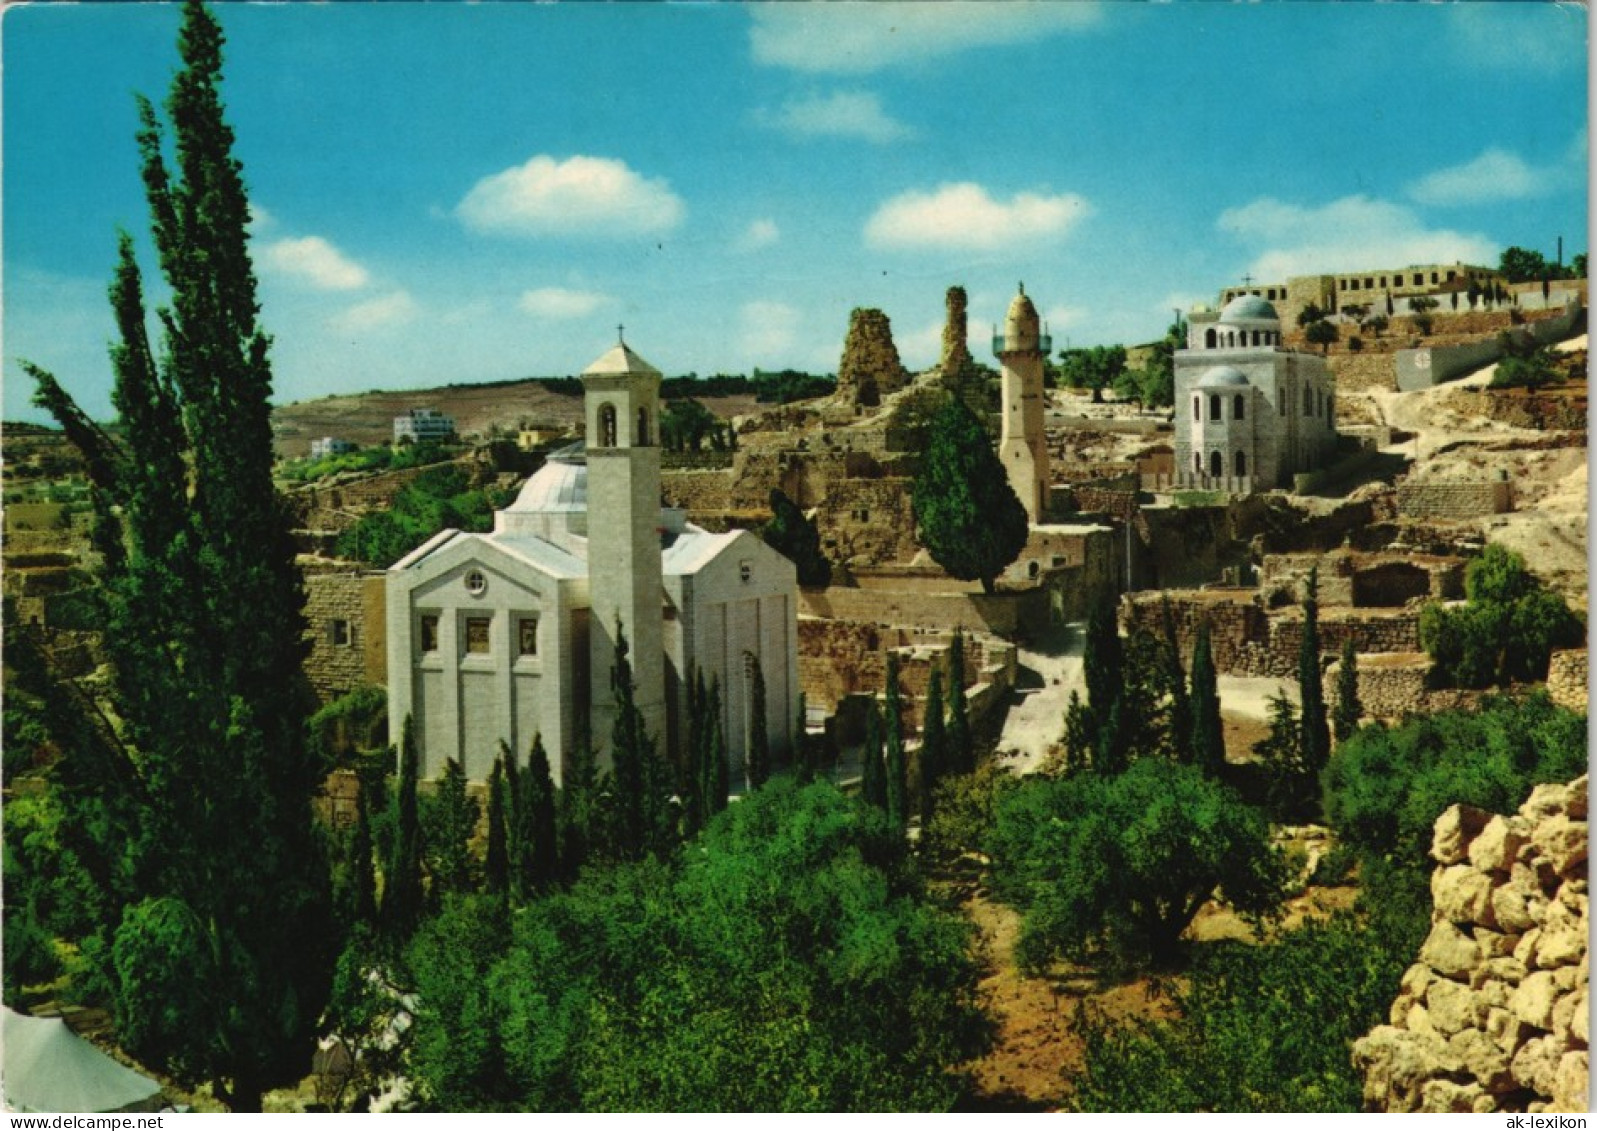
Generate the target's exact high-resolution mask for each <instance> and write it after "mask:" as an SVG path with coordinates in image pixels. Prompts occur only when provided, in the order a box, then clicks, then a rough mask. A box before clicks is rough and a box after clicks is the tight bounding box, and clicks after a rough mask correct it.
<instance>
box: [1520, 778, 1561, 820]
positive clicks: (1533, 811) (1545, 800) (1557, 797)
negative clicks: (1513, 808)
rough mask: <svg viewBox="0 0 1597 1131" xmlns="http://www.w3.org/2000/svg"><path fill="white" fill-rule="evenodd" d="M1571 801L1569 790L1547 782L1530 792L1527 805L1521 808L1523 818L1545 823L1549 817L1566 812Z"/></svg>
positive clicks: (1556, 783) (1558, 784)
mask: <svg viewBox="0 0 1597 1131" xmlns="http://www.w3.org/2000/svg"><path fill="white" fill-rule="evenodd" d="M1568 800H1569V789H1568V787H1567V786H1564V785H1562V784H1561V783H1559V782H1545V783H1543V784H1542V785H1539V786H1537V787H1536V788H1535V789H1532V790H1531V791H1530V796H1529V797H1528V798H1526V799H1525V804H1523V805H1521V806H1520V807H1519V812H1520V815H1521V816H1525V817H1529V818H1530V819H1531V820H1533V821H1543V820H1546V819H1547V818H1548V817H1552V816H1556V815H1559V814H1562V813H1564V812H1565V810H1566V807H1567V802H1568Z"/></svg>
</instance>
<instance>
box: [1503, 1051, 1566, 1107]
mask: <svg viewBox="0 0 1597 1131" xmlns="http://www.w3.org/2000/svg"><path fill="white" fill-rule="evenodd" d="M1568 1051H1569V1050H1568V1049H1567V1048H1565V1047H1564V1044H1563V1042H1562V1041H1560V1040H1558V1038H1556V1037H1553V1036H1543V1037H1532V1038H1531V1039H1530V1040H1528V1041H1526V1042H1525V1043H1524V1044H1523V1045H1521V1046H1520V1048H1519V1051H1518V1052H1517V1053H1515V1054H1514V1060H1513V1063H1512V1065H1511V1068H1512V1069H1513V1072H1514V1079H1516V1080H1518V1081H1519V1082H1520V1085H1521V1086H1523V1087H1527V1088H1530V1089H1532V1090H1534V1091H1536V1092H1540V1093H1541V1094H1542V1095H1544V1096H1551V1095H1552V1094H1553V1090H1554V1088H1555V1087H1556V1086H1557V1083H1558V1068H1559V1062H1560V1061H1562V1060H1563V1058H1564V1053H1566V1052H1568Z"/></svg>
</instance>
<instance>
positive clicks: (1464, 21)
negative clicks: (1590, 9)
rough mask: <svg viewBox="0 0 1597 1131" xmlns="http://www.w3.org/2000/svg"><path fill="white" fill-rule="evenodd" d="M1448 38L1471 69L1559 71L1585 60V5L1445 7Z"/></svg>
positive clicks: (1497, 4)
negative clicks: (1470, 65)
mask: <svg viewBox="0 0 1597 1131" xmlns="http://www.w3.org/2000/svg"><path fill="white" fill-rule="evenodd" d="M1447 8H1448V25H1447V30H1448V38H1449V40H1450V41H1451V43H1452V45H1453V48H1454V50H1455V51H1456V52H1458V53H1459V54H1460V55H1462V56H1463V57H1464V58H1465V59H1466V60H1468V61H1469V62H1470V63H1471V64H1473V65H1475V66H1487V67H1496V68H1500V69H1503V70H1516V71H1531V72H1546V71H1562V70H1568V69H1569V68H1571V67H1576V66H1581V65H1583V64H1584V63H1585V62H1586V40H1587V31H1588V28H1587V21H1588V15H1587V11H1586V5H1584V4H1546V3H1543V4H1506V3H1495V4H1487V3H1479V4H1449V5H1447Z"/></svg>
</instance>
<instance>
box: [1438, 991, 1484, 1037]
mask: <svg viewBox="0 0 1597 1131" xmlns="http://www.w3.org/2000/svg"><path fill="white" fill-rule="evenodd" d="M1425 1010H1426V1012H1427V1013H1429V1014H1430V1018H1431V1024H1432V1025H1433V1026H1435V1028H1436V1031H1437V1032H1438V1033H1441V1034H1442V1035H1443V1036H1448V1037H1450V1036H1452V1035H1453V1034H1454V1033H1457V1032H1459V1031H1460V1030H1462V1029H1468V1028H1471V1027H1472V1026H1474V1025H1475V1024H1476V1016H1475V1015H1476V1002H1475V995H1474V994H1473V993H1471V992H1470V990H1469V988H1468V987H1467V986H1461V985H1459V984H1458V983H1457V982H1450V981H1448V980H1447V979H1446V978H1438V979H1436V981H1434V982H1432V983H1431V984H1430V987H1429V988H1428V989H1427V990H1426V991H1425ZM1482 1012H1483V1013H1484V1010H1483V1011H1482Z"/></svg>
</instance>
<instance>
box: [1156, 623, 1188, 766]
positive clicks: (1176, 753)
mask: <svg viewBox="0 0 1597 1131" xmlns="http://www.w3.org/2000/svg"><path fill="white" fill-rule="evenodd" d="M1159 613H1160V619H1161V620H1162V621H1163V622H1164V655H1165V663H1166V664H1168V665H1169V668H1168V671H1167V672H1166V673H1165V682H1166V684H1167V685H1168V686H1169V688H1170V747H1171V754H1172V756H1173V757H1174V758H1175V760H1176V761H1178V762H1186V761H1190V759H1191V753H1192V752H1191V750H1190V748H1189V747H1188V744H1187V739H1188V737H1189V736H1190V735H1191V734H1192V700H1191V699H1190V698H1189V697H1188V695H1187V673H1186V672H1184V671H1183V670H1182V669H1181V638H1180V636H1179V634H1178V633H1177V631H1176V613H1175V608H1174V607H1173V606H1172V605H1171V604H1170V597H1169V595H1168V594H1166V595H1165V597H1164V599H1163V600H1162V601H1161V602H1160V610H1159Z"/></svg>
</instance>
